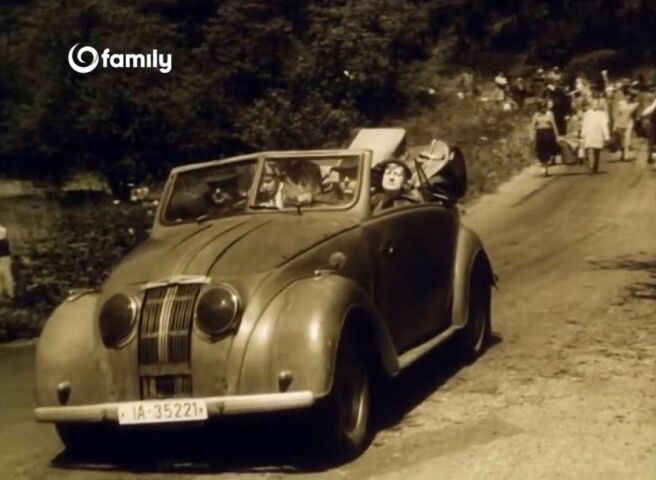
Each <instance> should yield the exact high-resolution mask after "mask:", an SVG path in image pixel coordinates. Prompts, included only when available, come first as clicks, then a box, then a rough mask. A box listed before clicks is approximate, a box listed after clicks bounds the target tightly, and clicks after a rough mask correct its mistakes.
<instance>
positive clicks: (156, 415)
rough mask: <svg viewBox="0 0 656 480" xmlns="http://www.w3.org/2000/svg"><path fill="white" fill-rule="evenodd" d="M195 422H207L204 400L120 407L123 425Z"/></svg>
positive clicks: (162, 401) (158, 401)
mask: <svg viewBox="0 0 656 480" xmlns="http://www.w3.org/2000/svg"><path fill="white" fill-rule="evenodd" d="M194 420H207V405H206V404H205V402H204V401H203V400H197V399H191V398H189V399H184V400H182V399H180V400H148V401H145V402H125V403H122V404H120V405H119V407H118V423H120V424H121V425H134V424H141V423H168V422H191V421H194Z"/></svg>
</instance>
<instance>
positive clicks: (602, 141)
mask: <svg viewBox="0 0 656 480" xmlns="http://www.w3.org/2000/svg"><path fill="white" fill-rule="evenodd" d="M581 140H582V142H583V148H584V149H585V154H586V158H587V160H588V166H589V167H590V173H591V174H595V173H597V171H598V170H599V157H600V156H601V150H602V149H603V148H604V146H605V145H606V143H607V142H608V141H609V140H610V132H609V130H608V114H607V113H606V112H605V111H604V107H603V105H602V104H601V100H600V99H599V98H598V97H596V98H594V99H593V100H592V103H591V104H590V108H588V110H587V111H586V112H585V114H584V115H583V122H582V125H581Z"/></svg>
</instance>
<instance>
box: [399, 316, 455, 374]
mask: <svg viewBox="0 0 656 480" xmlns="http://www.w3.org/2000/svg"><path fill="white" fill-rule="evenodd" d="M460 328H462V327H458V326H455V325H452V326H450V327H449V328H447V329H446V330H444V331H443V332H442V333H440V334H439V335H438V336H436V337H433V338H431V339H430V340H428V341H427V342H424V343H422V344H421V345H417V346H416V347H414V348H412V349H411V350H408V351H407V352H405V353H403V354H402V355H401V356H400V357H399V369H400V370H404V369H406V368H408V367H409V366H410V365H412V364H413V363H415V362H416V361H417V360H419V359H420V358H421V357H423V356H424V355H426V354H427V353H428V352H430V351H431V350H433V349H434V348H435V347H437V346H438V345H440V344H441V343H444V342H445V341H446V340H448V339H449V338H451V336H452V335H453V334H454V333H455V332H457V331H458V330H460Z"/></svg>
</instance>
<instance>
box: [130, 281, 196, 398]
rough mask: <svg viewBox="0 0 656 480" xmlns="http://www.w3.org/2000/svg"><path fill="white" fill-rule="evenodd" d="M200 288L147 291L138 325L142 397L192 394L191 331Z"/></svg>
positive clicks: (179, 286) (167, 287) (177, 286)
mask: <svg viewBox="0 0 656 480" xmlns="http://www.w3.org/2000/svg"><path fill="white" fill-rule="evenodd" d="M200 287H201V285H200V284H195V283H193V284H189V283H187V284H171V285H165V286H157V287H153V288H149V289H147V290H146V291H145V293H144V299H143V308H142V309H141V318H140V322H139V366H140V371H141V394H142V398H162V397H177V396H185V395H191V381H190V376H189V374H190V368H189V366H190V355H191V328H192V323H193V318H194V307H195V304H196V297H197V296H198V292H199V291H200ZM153 367H155V368H153ZM158 367H159V368H158ZM167 367H171V368H170V369H167ZM169 370H170V371H169ZM154 371H155V372H157V373H156V374H153V372H154ZM171 373H173V374H171Z"/></svg>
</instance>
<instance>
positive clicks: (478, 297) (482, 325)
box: [459, 277, 492, 362]
mask: <svg viewBox="0 0 656 480" xmlns="http://www.w3.org/2000/svg"><path fill="white" fill-rule="evenodd" d="M491 297H492V288H491V286H490V285H489V283H487V282H484V281H481V279H480V278H476V277H474V278H472V283H471V286H470V289H469V316H468V319H467V325H465V327H464V328H463V329H462V331H461V332H460V339H459V346H460V350H461V353H462V356H463V358H464V360H465V361H466V362H472V361H474V360H475V359H476V358H478V357H479V356H480V355H481V354H482V353H483V352H484V351H485V348H486V347H487V345H488V342H489V340H490V333H491V318H490V317H491V314H490V304H491Z"/></svg>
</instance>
